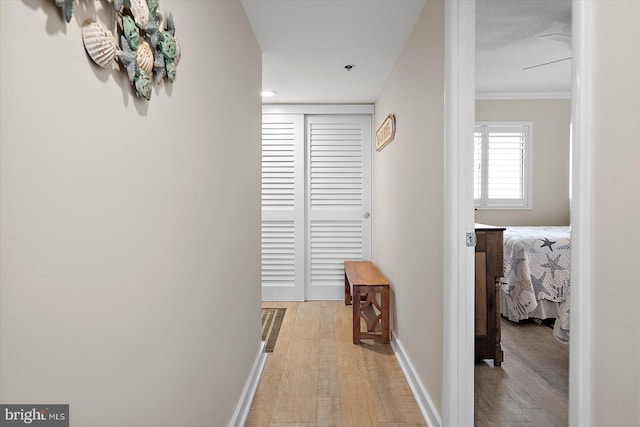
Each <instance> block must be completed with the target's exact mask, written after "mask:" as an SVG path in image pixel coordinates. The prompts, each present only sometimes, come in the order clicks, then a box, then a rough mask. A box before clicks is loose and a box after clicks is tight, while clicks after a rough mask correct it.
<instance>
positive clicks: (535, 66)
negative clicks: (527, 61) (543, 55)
mask: <svg viewBox="0 0 640 427" xmlns="http://www.w3.org/2000/svg"><path fill="white" fill-rule="evenodd" d="M569 59H571V57H570V56H569V57H568V58H562V59H556V60H555V61H549V62H544V63H542V64H537V65H532V66H530V67H525V68H523V69H522V71H524V70H530V69H532V68H538V67H542V66H544V65H549V64H555V63H556V62H562V61H568V60H569Z"/></svg>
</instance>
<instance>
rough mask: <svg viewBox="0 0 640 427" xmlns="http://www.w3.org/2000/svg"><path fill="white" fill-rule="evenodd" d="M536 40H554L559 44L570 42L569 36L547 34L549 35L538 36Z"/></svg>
mask: <svg viewBox="0 0 640 427" xmlns="http://www.w3.org/2000/svg"><path fill="white" fill-rule="evenodd" d="M538 38H541V39H549V40H555V41H559V42H570V41H571V34H564V33H549V34H543V35H541V36H538Z"/></svg>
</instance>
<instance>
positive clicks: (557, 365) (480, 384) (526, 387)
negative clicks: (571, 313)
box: [475, 319, 569, 427]
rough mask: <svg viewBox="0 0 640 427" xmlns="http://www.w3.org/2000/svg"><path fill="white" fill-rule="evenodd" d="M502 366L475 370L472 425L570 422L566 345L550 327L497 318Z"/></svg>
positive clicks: (560, 424)
mask: <svg viewBox="0 0 640 427" xmlns="http://www.w3.org/2000/svg"><path fill="white" fill-rule="evenodd" d="M502 349H503V351H504V362H502V366H501V367H494V366H493V361H489V360H487V361H479V362H477V363H476V366H475V425H476V427H489V426H507V425H508V426H522V427H524V426H527V427H533V426H540V427H542V426H545V427H546V426H558V427H564V426H567V425H568V424H569V393H568V392H569V346H568V345H566V344H562V343H561V342H559V341H558V340H556V339H555V338H554V337H553V332H552V329H551V328H549V327H548V326H544V325H537V324H535V323H514V322H510V321H508V320H506V319H502Z"/></svg>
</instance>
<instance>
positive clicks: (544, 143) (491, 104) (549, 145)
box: [476, 99, 571, 225]
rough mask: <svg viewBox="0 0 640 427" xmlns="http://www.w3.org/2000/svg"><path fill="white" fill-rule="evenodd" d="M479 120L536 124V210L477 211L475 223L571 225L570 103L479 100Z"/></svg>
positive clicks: (477, 107) (534, 160)
mask: <svg viewBox="0 0 640 427" xmlns="http://www.w3.org/2000/svg"><path fill="white" fill-rule="evenodd" d="M476 120H477V121H531V122H533V203H532V207H533V208H532V209H531V210H478V211H476V222H479V223H482V224H494V225H569V125H570V122H571V100H569V99H556V100H478V101H476Z"/></svg>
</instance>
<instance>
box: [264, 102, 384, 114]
mask: <svg viewBox="0 0 640 427" xmlns="http://www.w3.org/2000/svg"><path fill="white" fill-rule="evenodd" d="M374 111H375V106H374V105H373V104H353V105H351V104H336V105H332V104H262V114H373V113H374Z"/></svg>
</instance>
